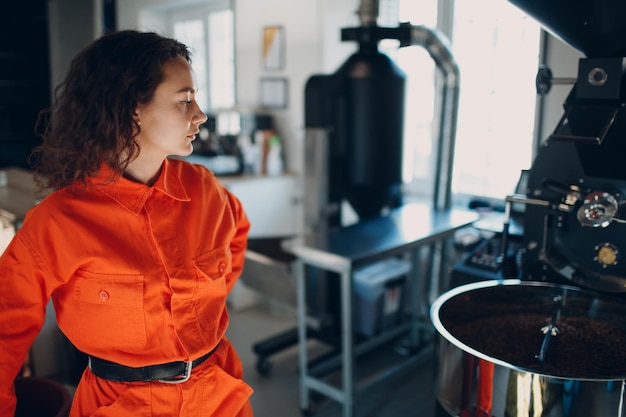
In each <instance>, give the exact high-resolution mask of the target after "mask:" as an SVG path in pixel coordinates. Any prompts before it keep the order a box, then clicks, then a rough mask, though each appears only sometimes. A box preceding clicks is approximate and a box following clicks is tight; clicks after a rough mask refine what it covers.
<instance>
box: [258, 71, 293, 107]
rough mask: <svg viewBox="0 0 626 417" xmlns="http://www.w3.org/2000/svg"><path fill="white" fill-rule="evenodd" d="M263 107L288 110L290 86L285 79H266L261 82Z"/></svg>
mask: <svg viewBox="0 0 626 417" xmlns="http://www.w3.org/2000/svg"><path fill="white" fill-rule="evenodd" d="M260 89H261V91H260V97H261V106H262V107H265V108H272V109H285V108H287V94H288V91H287V90H288V85H287V79H286V78H283V77H264V78H261V81H260Z"/></svg>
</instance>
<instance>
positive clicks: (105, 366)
mask: <svg viewBox="0 0 626 417" xmlns="http://www.w3.org/2000/svg"><path fill="white" fill-rule="evenodd" d="M217 346H219V343H218V344H217ZM217 346H216V347H215V348H214V349H213V350H212V351H210V352H209V353H207V354H206V355H203V356H201V357H199V358H198V359H196V360H194V361H189V362H183V361H178V362H169V363H164V364H161V365H150V366H142V367H139V368H133V367H130V366H125V365H120V364H118V363H115V362H109V361H107V360H104V359H100V358H96V357H95V356H89V369H91V372H93V374H94V375H96V376H98V377H100V378H103V379H107V380H109V381H116V382H139V381H142V382H149V381H158V382H164V383H168V384H179V383H181V382H185V381H187V380H188V379H189V377H190V376H191V370H192V369H193V368H195V367H196V366H198V365H200V364H201V363H202V362H204V361H206V360H207V359H209V358H210V357H211V355H212V354H213V352H215V350H216V349H217Z"/></svg>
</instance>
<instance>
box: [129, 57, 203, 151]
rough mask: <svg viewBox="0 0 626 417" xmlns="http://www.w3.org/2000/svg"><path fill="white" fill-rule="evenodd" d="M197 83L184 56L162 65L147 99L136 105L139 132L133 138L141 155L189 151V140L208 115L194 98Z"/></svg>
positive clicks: (193, 136) (191, 139)
mask: <svg viewBox="0 0 626 417" xmlns="http://www.w3.org/2000/svg"><path fill="white" fill-rule="evenodd" d="M195 95H196V83H195V76H194V73H193V70H192V69H191V65H189V63H188V62H187V61H186V60H185V59H183V58H178V59H176V60H175V61H169V62H166V63H165V64H164V65H163V81H162V82H161V84H159V85H158V87H157V88H156V91H155V92H154V97H153V98H152V100H151V101H150V102H149V103H146V104H139V105H138V106H137V108H136V109H135V114H134V117H135V121H136V122H137V123H138V124H139V127H140V128H141V132H140V133H139V135H137V137H136V140H137V141H138V142H139V145H140V146H141V152H140V157H141V158H142V159H144V160H145V158H146V157H148V158H150V159H152V158H154V159H155V160H156V159H158V160H163V159H165V158H166V157H168V156H170V155H176V156H186V155H189V154H191V152H192V150H193V147H192V144H191V142H192V141H193V140H194V139H195V137H196V134H197V133H198V129H199V126H200V125H201V124H202V123H204V122H205V121H206V119H207V117H206V114H204V112H203V111H202V110H201V109H200V107H198V103H196V101H195Z"/></svg>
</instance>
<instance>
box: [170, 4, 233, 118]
mask: <svg viewBox="0 0 626 417" xmlns="http://www.w3.org/2000/svg"><path fill="white" fill-rule="evenodd" d="M168 15H169V20H170V24H171V30H172V36H174V37H175V38H176V39H178V40H179V41H181V42H183V43H184V44H186V45H187V46H189V48H190V50H191V52H192V53H193V56H192V66H193V69H194V72H195V73H196V79H197V82H198V95H197V100H198V103H199V105H200V106H201V108H203V109H204V110H205V111H215V110H218V109H224V108H231V107H233V106H234V104H235V37H234V16H233V11H232V9H231V8H230V5H229V2H227V1H221V2H217V1H216V2H210V3H207V4H206V5H203V6H195V7H181V8H175V9H172V10H171V11H170V12H169V13H168Z"/></svg>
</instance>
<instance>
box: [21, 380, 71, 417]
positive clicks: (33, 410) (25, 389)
mask: <svg viewBox="0 0 626 417" xmlns="http://www.w3.org/2000/svg"><path fill="white" fill-rule="evenodd" d="M15 395H16V397H17V409H16V410H15V417H67V416H68V415H69V414H70V406H71V404H72V400H71V398H70V392H69V391H68V390H67V388H66V387H65V386H63V385H62V384H60V383H58V382H56V381H53V380H51V379H47V378H40V377H17V378H16V379H15Z"/></svg>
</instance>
